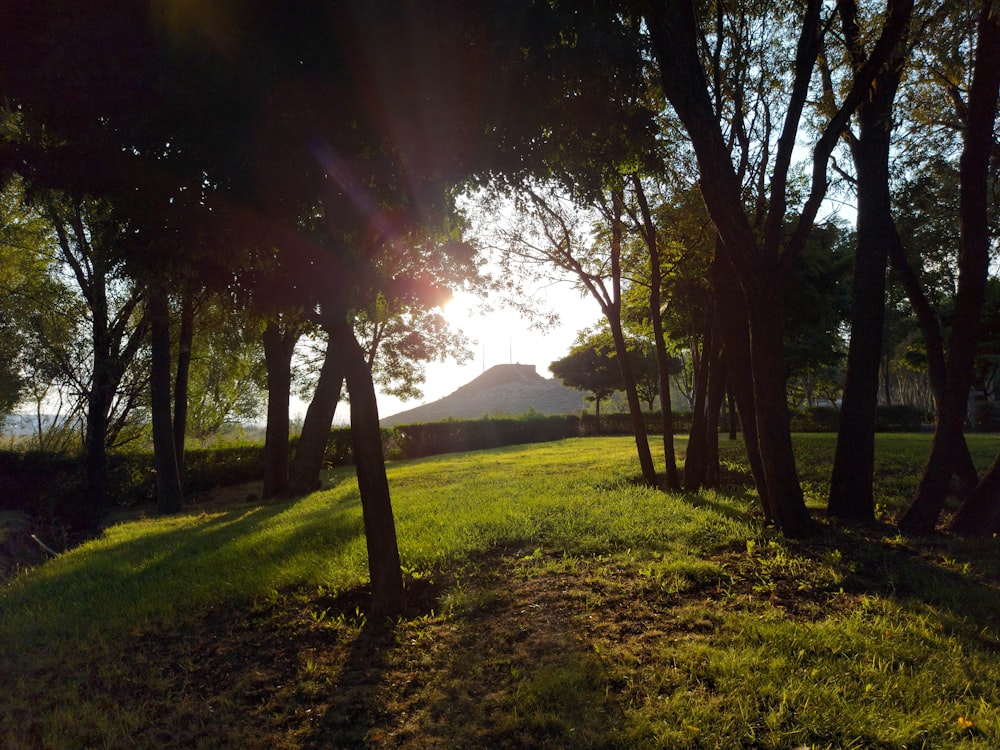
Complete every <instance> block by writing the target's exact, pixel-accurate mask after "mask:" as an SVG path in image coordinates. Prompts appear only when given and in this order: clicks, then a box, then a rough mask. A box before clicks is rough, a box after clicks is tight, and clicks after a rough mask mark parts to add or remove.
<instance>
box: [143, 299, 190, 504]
mask: <svg viewBox="0 0 1000 750" xmlns="http://www.w3.org/2000/svg"><path fill="white" fill-rule="evenodd" d="M149 333H150V358H151V362H150V376H149V396H150V407H151V411H152V422H153V465H154V467H155V470H156V511H157V513H163V514H166V513H177V512H179V511H180V509H181V504H182V499H183V492H182V491H181V482H180V476H179V474H178V473H177V454H176V452H175V446H174V434H173V426H172V424H171V416H170V309H169V305H168V302H167V294H166V291H165V290H163V289H160V288H157V287H155V286H154V287H152V288H150V291H149Z"/></svg>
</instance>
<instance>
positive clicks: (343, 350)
mask: <svg viewBox="0 0 1000 750" xmlns="http://www.w3.org/2000/svg"><path fill="white" fill-rule="evenodd" d="M330 335H331V337H332V338H333V340H334V342H335V343H336V346H337V349H338V350H339V352H340V356H341V358H342V361H343V366H344V375H345V378H346V380H347V389H348V391H349V392H350V394H351V442H352V445H353V447H354V460H355V468H356V471H357V476H358V489H359V491H360V493H361V507H362V514H363V516H364V524H365V541H366V543H367V546H368V571H369V575H370V576H371V584H372V609H371V613H372V617H373V619H381V618H385V617H394V616H396V615H398V614H399V613H400V612H401V611H402V609H403V575H402V570H401V567H400V561H399V548H398V546H397V542H396V525H395V521H394V520H393V515H392V501H391V499H390V496H389V481H388V479H387V478H386V475H385V457H384V455H383V452H382V433H381V431H380V429H379V424H378V403H377V401H376V399H375V385H374V383H373V382H372V375H371V370H370V369H369V368H368V364H367V362H366V361H365V354H364V350H363V349H362V348H361V345H360V344H358V341H357V339H355V337H354V331H353V330H352V328H351V325H350V324H349V323H347V322H343V323H341V322H338V323H336V324H334V325H333V326H331V328H330Z"/></svg>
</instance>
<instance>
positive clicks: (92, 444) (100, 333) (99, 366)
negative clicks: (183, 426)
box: [83, 310, 118, 511]
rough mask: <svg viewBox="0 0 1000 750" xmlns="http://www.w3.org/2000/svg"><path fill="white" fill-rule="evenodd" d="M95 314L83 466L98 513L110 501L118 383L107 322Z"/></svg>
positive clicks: (92, 504) (89, 496)
mask: <svg viewBox="0 0 1000 750" xmlns="http://www.w3.org/2000/svg"><path fill="white" fill-rule="evenodd" d="M105 312H106V311H105ZM93 315H94V320H93V338H94V341H93V343H94V364H93V367H94V372H93V380H92V382H91V385H90V392H89V393H88V394H87V417H86V431H85V433H84V441H83V449H84V454H83V455H84V458H83V465H84V477H85V481H86V483H87V499H88V503H87V505H88V508H89V509H90V510H91V511H96V510H98V509H100V508H103V507H104V506H105V505H107V502H108V497H107V493H108V489H107V484H108V477H107V472H108V469H107V465H108V454H107V443H108V418H109V415H110V413H111V404H112V402H113V400H114V396H115V391H116V390H117V385H118V384H117V379H116V378H115V376H114V362H112V360H111V356H110V352H109V351H108V335H107V333H108V331H107V320H106V319H105V320H103V321H100V320H99V319H98V318H99V313H98V311H97V310H94V311H93ZM102 322H103V325H102Z"/></svg>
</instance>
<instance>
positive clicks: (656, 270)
mask: <svg viewBox="0 0 1000 750" xmlns="http://www.w3.org/2000/svg"><path fill="white" fill-rule="evenodd" d="M632 186H633V187H634V188H635V194H636V199H637V200H638V202H639V210H640V212H641V214H642V223H643V237H644V239H645V241H646V247H647V249H648V250H649V320H650V323H651V324H652V326H653V345H654V347H655V351H656V371H657V376H658V380H659V386H660V419H661V421H662V425H663V457H664V459H665V460H666V464H667V468H666V485H667V489H671V490H679V489H680V488H681V481H680V476H679V475H678V473H677V454H676V452H675V451H674V414H673V408H672V405H671V403H670V354H669V353H668V352H667V342H666V338H665V337H664V333H663V311H662V310H661V308H662V306H663V302H662V299H661V289H662V286H663V269H662V267H661V265H660V249H659V245H658V243H657V241H656V228H655V227H654V226H653V217H652V213H651V212H650V210H649V202H648V201H647V200H646V191H645V190H643V187H642V180H640V179H639V176H638V175H636V174H633V175H632Z"/></svg>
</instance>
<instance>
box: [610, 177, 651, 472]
mask: <svg viewBox="0 0 1000 750" xmlns="http://www.w3.org/2000/svg"><path fill="white" fill-rule="evenodd" d="M611 196H612V206H613V208H612V212H613V214H614V215H613V216H612V217H611V284H612V287H613V291H612V301H611V304H610V305H603V307H604V316H605V317H606V318H607V320H608V325H609V327H610V328H611V337H612V338H613V339H614V342H615V353H616V354H617V357H618V367H619V368H620V370H621V374H622V384H623V386H624V388H625V398H626V399H627V401H628V410H629V415H630V416H631V418H632V432H633V434H634V435H635V447H636V450H637V452H638V454H639V467H640V469H641V470H642V479H643V482H645V483H646V484H647V485H649V486H650V487H655V486H656V468H655V467H654V465H653V455H652V453H650V450H649V437H648V435H647V433H646V419H645V417H644V416H643V413H642V402H641V401H640V400H639V391H638V388H636V384H635V374H634V373H633V372H632V362H631V360H630V358H629V356H628V346H627V345H626V343H625V334H624V332H623V331H622V315H621V299H622V295H621V279H622V275H621V252H622V233H623V231H622V230H623V227H622V214H623V213H624V210H625V208H624V195H623V191H622V190H621V189H620V188H615V189H613V190H612V191H611Z"/></svg>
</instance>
